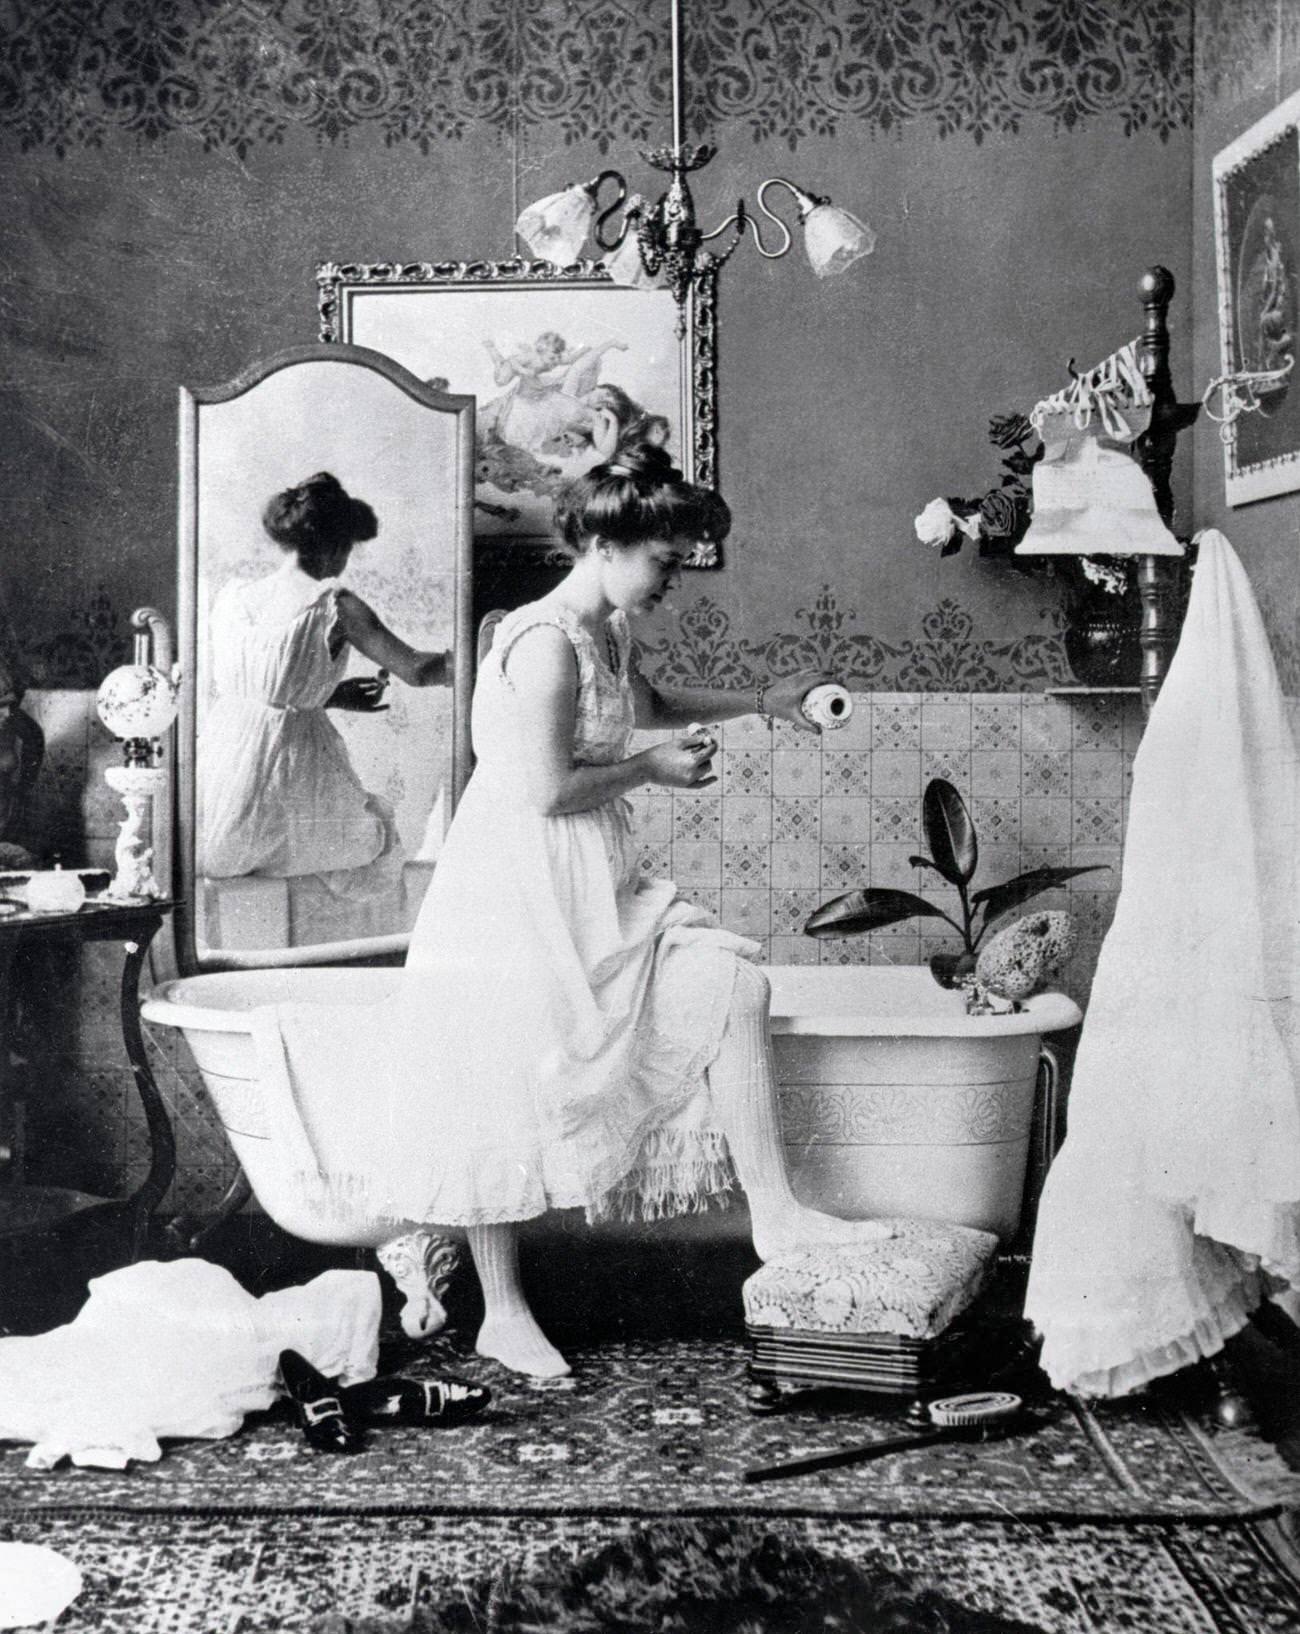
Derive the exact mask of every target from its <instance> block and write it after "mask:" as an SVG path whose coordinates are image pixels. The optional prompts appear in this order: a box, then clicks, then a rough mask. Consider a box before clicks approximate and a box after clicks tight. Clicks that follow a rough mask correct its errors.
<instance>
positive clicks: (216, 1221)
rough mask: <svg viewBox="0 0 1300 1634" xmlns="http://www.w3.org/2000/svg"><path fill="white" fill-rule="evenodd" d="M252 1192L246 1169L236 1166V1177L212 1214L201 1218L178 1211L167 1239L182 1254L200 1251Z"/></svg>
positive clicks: (168, 1228)
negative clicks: (245, 1172)
mask: <svg viewBox="0 0 1300 1634" xmlns="http://www.w3.org/2000/svg"><path fill="white" fill-rule="evenodd" d="M252 1195H253V1188H252V1187H251V1186H250V1185H249V1183H248V1180H247V1177H246V1176H245V1174H244V1171H243V1170H242V1169H236V1171H235V1178H234V1179H233V1180H232V1181H231V1182H230V1184H229V1185H228V1186H227V1187H226V1190H225V1193H224V1195H223V1196H222V1199H221V1201H220V1202H219V1203H218V1204H217V1206H216V1208H214V1209H213V1211H212V1213H211V1214H206V1215H204V1216H203V1217H202V1218H200V1217H199V1216H198V1215H195V1214H178V1215H177V1216H176V1218H175V1219H174V1220H172V1221H171V1223H170V1224H169V1225H168V1227H167V1239H168V1241H169V1242H170V1243H171V1244H172V1245H173V1246H174V1247H176V1248H179V1249H180V1251H181V1252H182V1253H183V1254H197V1253H198V1252H199V1250H200V1249H201V1248H202V1247H203V1244H204V1243H205V1242H207V1240H208V1238H209V1237H210V1236H211V1235H212V1233H213V1232H214V1231H215V1230H216V1229H217V1227H218V1226H220V1225H224V1224H225V1222H226V1221H227V1220H229V1219H232V1218H233V1217H234V1216H235V1215H236V1214H238V1213H239V1211H240V1209H241V1208H243V1206H244V1204H245V1203H247V1202H248V1200H249V1198H250V1197H251V1196H252Z"/></svg>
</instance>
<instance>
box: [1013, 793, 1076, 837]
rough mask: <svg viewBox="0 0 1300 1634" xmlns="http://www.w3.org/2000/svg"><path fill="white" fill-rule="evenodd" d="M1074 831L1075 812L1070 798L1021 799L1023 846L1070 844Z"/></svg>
mask: <svg viewBox="0 0 1300 1634" xmlns="http://www.w3.org/2000/svg"><path fill="white" fill-rule="evenodd" d="M1073 833H1074V813H1073V811H1072V809H1071V805H1070V802H1069V801H1068V800H1021V802H1020V843H1021V846H1022V847H1025V846H1053V847H1060V846H1065V845H1069V844H1070V841H1071V838H1072V836H1073Z"/></svg>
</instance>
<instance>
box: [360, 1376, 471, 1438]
mask: <svg viewBox="0 0 1300 1634" xmlns="http://www.w3.org/2000/svg"><path fill="white" fill-rule="evenodd" d="M339 1395H340V1397H341V1399H342V1401H343V1407H344V1411H345V1412H346V1413H347V1414H348V1415H349V1417H351V1418H357V1419H361V1420H363V1421H364V1422H365V1423H367V1424H408V1425H424V1426H433V1427H436V1428H438V1429H450V1427H451V1426H452V1425H453V1424H464V1423H466V1422H467V1421H468V1420H469V1419H471V1418H477V1417H478V1415H479V1414H480V1413H481V1412H482V1411H483V1409H484V1408H485V1407H486V1406H487V1404H488V1402H490V1401H491V1399H492V1392H491V1391H490V1390H489V1389H488V1388H487V1387H486V1386H485V1385H481V1384H466V1383H465V1382H464V1380H462V1379H400V1378H391V1379H368V1380H366V1382H365V1383H364V1384H350V1385H348V1386H347V1388H346V1389H344V1390H340V1392H339Z"/></svg>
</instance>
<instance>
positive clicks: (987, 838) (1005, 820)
mask: <svg viewBox="0 0 1300 1634" xmlns="http://www.w3.org/2000/svg"><path fill="white" fill-rule="evenodd" d="M967 805H968V806H969V807H970V814H971V817H972V819H973V820H974V823H975V830H976V832H977V833H978V835H979V837H980V841H981V843H982V844H985V843H986V844H988V845H990V846H995V845H1011V844H1015V843H1018V842H1019V839H1020V801H1019V800H969V801H967Z"/></svg>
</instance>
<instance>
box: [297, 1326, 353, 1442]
mask: <svg viewBox="0 0 1300 1634" xmlns="http://www.w3.org/2000/svg"><path fill="white" fill-rule="evenodd" d="M280 1377H281V1378H282V1379H283V1380H284V1387H285V1389H286V1390H287V1391H288V1392H289V1400H290V1401H291V1402H292V1403H293V1409H294V1414H295V1416H296V1417H297V1420H298V1425H299V1428H300V1429H301V1430H302V1433H303V1435H304V1436H305V1438H306V1440H307V1444H308V1446H310V1447H314V1448H315V1449H316V1451H317V1452H342V1453H352V1452H360V1451H361V1448H362V1447H363V1446H364V1444H365V1438H364V1436H363V1435H362V1433H361V1430H360V1428H359V1427H358V1426H357V1425H356V1424H355V1423H353V1421H352V1419H351V1417H350V1416H349V1415H348V1413H347V1412H346V1410H345V1409H344V1406H343V1403H342V1401H341V1400H340V1399H339V1395H340V1392H339V1391H338V1389H337V1387H336V1386H335V1385H334V1384H333V1383H332V1382H331V1381H330V1380H329V1379H327V1378H326V1377H325V1375H324V1374H323V1373H318V1372H317V1371H316V1369H315V1368H314V1367H313V1366H312V1365H311V1363H310V1362H309V1361H308V1360H307V1358H306V1357H305V1356H300V1355H299V1354H298V1352H297V1351H296V1350H282V1351H281V1352H280Z"/></svg>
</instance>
